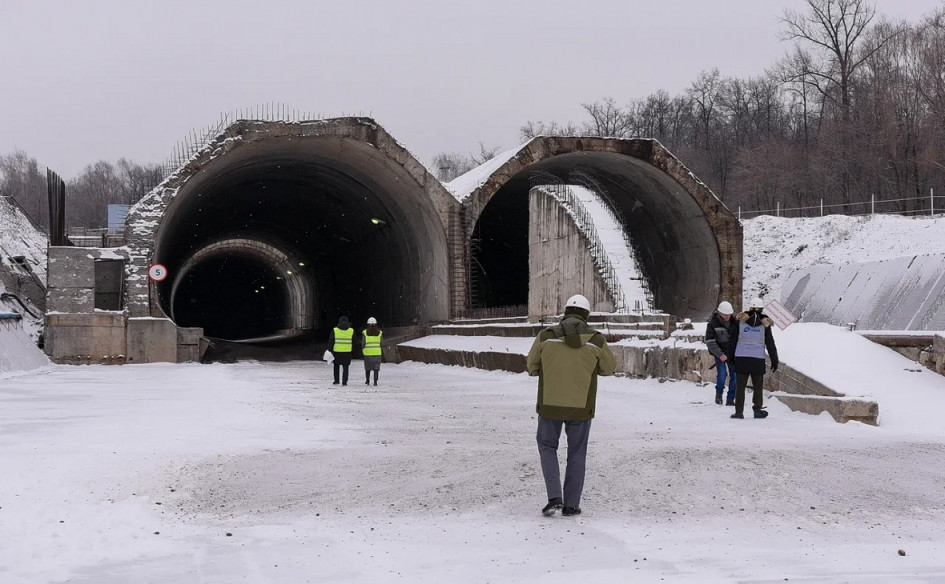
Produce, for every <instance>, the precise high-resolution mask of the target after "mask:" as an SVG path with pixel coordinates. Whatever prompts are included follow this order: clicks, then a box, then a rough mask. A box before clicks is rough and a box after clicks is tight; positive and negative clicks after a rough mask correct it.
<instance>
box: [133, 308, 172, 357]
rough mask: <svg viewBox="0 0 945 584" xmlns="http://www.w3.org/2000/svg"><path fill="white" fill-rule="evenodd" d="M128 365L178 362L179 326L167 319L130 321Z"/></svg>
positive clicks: (137, 319) (136, 319)
mask: <svg viewBox="0 0 945 584" xmlns="http://www.w3.org/2000/svg"><path fill="white" fill-rule="evenodd" d="M127 355H128V358H127V362H128V363H157V362H169V363H176V362H177V325H175V324H174V323H173V322H171V321H170V320H169V319H166V318H129V319H128V353H127Z"/></svg>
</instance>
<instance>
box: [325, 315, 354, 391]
mask: <svg viewBox="0 0 945 584" xmlns="http://www.w3.org/2000/svg"><path fill="white" fill-rule="evenodd" d="M353 341H354V329H353V328H351V323H350V322H348V317H347V316H342V317H341V318H339V319H338V326H336V327H335V328H333V329H332V330H331V336H330V337H328V346H329V347H331V354H332V355H334V356H335V360H334V361H332V366H333V367H334V372H335V382H334V384H333V385H338V369H339V368H341V385H348V367H350V366H351V349H352V347H353V345H354V343H353Z"/></svg>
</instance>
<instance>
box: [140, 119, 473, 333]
mask: <svg viewBox="0 0 945 584" xmlns="http://www.w3.org/2000/svg"><path fill="white" fill-rule="evenodd" d="M458 210H459V204H458V202H457V201H456V199H455V198H453V197H452V196H450V194H449V193H448V192H447V191H446V190H445V189H444V187H443V185H442V184H441V183H440V182H439V181H437V180H436V179H435V178H434V177H433V176H432V175H430V174H429V172H428V171H427V170H426V169H425V168H424V167H423V165H422V164H420V163H419V162H417V161H416V159H414V158H413V156H411V155H410V154H409V153H408V152H407V151H406V150H405V149H404V148H403V147H402V146H400V145H399V144H398V143H397V142H396V141H395V140H394V139H393V138H391V136H390V135H389V134H387V132H386V131H385V130H384V129H383V128H381V127H380V126H379V125H377V124H376V123H375V122H374V121H373V120H370V119H368V118H339V119H333V120H323V121H315V122H294V123H289V122H259V121H245V120H243V121H238V122H235V123H234V124H232V125H231V126H229V127H228V128H227V129H226V130H225V131H224V132H222V133H221V135H220V136H218V137H217V138H216V139H215V140H213V141H212V142H211V143H210V144H208V145H207V146H206V147H205V148H203V149H202V150H201V151H200V152H199V153H198V154H197V155H196V156H195V157H194V158H193V159H192V160H191V161H190V162H188V163H187V164H186V165H185V166H184V167H183V168H181V169H180V170H179V171H178V172H177V173H175V174H174V175H172V176H171V177H169V178H168V179H167V180H166V181H165V182H164V183H162V185H161V186H160V187H158V188H157V189H155V191H153V192H152V193H150V194H149V195H148V196H147V197H145V199H143V200H142V201H141V202H140V203H139V204H138V205H136V206H135V207H134V208H133V209H132V210H131V211H130V212H129V215H128V219H127V221H126V225H127V229H126V233H127V234H129V235H128V236H127V241H128V248H129V254H130V258H131V259H130V265H129V268H128V279H127V284H128V285H127V286H126V305H127V306H128V309H129V311H130V313H131V314H132V315H133V316H164V315H167V316H170V317H174V316H179V315H181V314H187V321H188V322H186V323H184V324H186V326H202V327H204V328H205V329H206V330H208V331H210V330H228V331H233V330H234V329H232V328H228V327H226V326H225V324H226V323H225V322H223V320H219V319H226V318H233V319H240V320H242V321H243V324H244V326H245V330H246V331H248V332H246V333H244V334H242V335H237V337H239V338H237V339H236V340H259V339H260V338H266V337H270V338H278V337H286V336H295V335H298V334H300V332H302V331H305V332H308V333H311V334H313V335H317V336H327V330H328V329H329V328H330V327H331V326H333V325H334V324H335V322H337V318H338V316H340V315H346V316H348V317H349V318H351V319H352V321H353V322H354V323H355V324H356V325H357V324H359V323H361V322H363V321H364V320H365V319H367V317H369V316H374V317H376V318H378V319H379V320H380V321H381V322H382V323H385V325H386V326H403V325H409V324H413V323H418V322H430V321H441V320H447V319H448V318H449V316H450V312H451V303H454V302H455V303H460V302H462V297H461V293H462V291H461V290H460V291H459V292H460V297H459V298H458V299H457V298H454V295H453V294H452V293H451V292H452V289H453V288H454V287H453V286H451V283H450V278H451V271H450V265H451V258H450V253H451V250H452V249H454V248H455V246H450V245H449V244H448V239H449V236H450V232H451V231H458V229H459V212H458ZM152 263H162V264H163V265H165V266H166V268H167V269H168V273H169V275H170V277H169V278H168V279H167V280H165V281H163V282H160V283H157V284H155V283H153V282H149V281H148V279H147V277H146V271H147V267H148V265H150V264H152ZM289 264H295V266H296V267H297V271H293V273H292V274H286V271H288V270H289V268H288V265H289ZM208 268H213V269H208ZM285 276H290V279H288V280H286V279H285ZM280 277H281V278H282V279H281V282H280V280H279V279H277V278H280ZM267 283H268V284H269V285H270V286H271V288H266V290H270V289H271V290H272V295H271V296H269V297H268V298H269V302H268V303H263V304H267V305H276V306H278V307H280V310H282V311H283V312H282V313H280V314H275V315H273V314H269V315H266V316H265V318H264V317H262V316H260V315H259V314H258V313H257V312H258V311H257V310H255V308H256V307H258V306H261V304H260V303H259V302H257V301H255V299H254V295H257V294H259V293H258V292H256V290H258V289H259V285H263V286H265V285H266V284H267ZM184 290H187V291H188V292H189V293H190V294H191V297H192V298H193V297H196V298H199V299H200V300H201V301H203V302H213V301H214V299H216V300H217V301H222V299H223V298H224V297H225V298H226V299H227V302H226V304H227V305H228V306H231V307H233V310H231V311H222V312H221V311H207V312H206V313H205V315H206V316H205V317H204V320H203V321H201V317H200V316H199V311H189V310H188V309H187V308H186V305H185V304H184V303H185V302H188V301H189V300H188V299H186V298H182V297H181V293H182V291H184ZM316 291H317V292H318V293H317V294H316V293H315V292H316ZM240 306H245V307H246V310H245V311H242V312H241V311H240V310H238V308H239V307H240ZM227 315H228V316H227ZM262 320H266V321H267V322H268V323H269V324H266V323H265V322H262ZM178 324H181V323H178ZM208 334H209V333H208ZM228 334H229V335H230V336H233V335H232V332H230V333H228Z"/></svg>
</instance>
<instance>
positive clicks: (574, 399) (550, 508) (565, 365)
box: [527, 294, 617, 516]
mask: <svg viewBox="0 0 945 584" xmlns="http://www.w3.org/2000/svg"><path fill="white" fill-rule="evenodd" d="M590 314H591V303H590V302H589V301H588V300H587V298H585V297H584V296H581V295H580V294H577V295H575V296H572V297H571V298H569V299H568V301H567V303H565V305H564V316H563V317H562V318H561V322H560V323H559V324H557V325H555V326H552V327H548V328H546V329H544V330H542V331H541V332H540V333H538V336H537V337H536V338H535V342H534V343H532V348H531V350H530V351H529V352H528V359H527V366H528V374H529V375H533V376H534V375H537V376H538V405H537V406H536V410H537V411H538V432H537V435H536V438H537V441H538V456H539V459H540V461H541V471H542V474H543V475H544V478H545V490H546V491H547V493H548V503H547V504H546V505H545V506H544V508H543V509H542V510H541V512H542V514H543V515H546V516H550V515H554V514H555V512H556V511H558V510H559V509H560V510H561V514H562V515H578V514H580V513H581V507H580V504H581V494H582V493H583V491H584V474H585V463H586V459H587V442H588V436H589V435H590V430H591V419H592V418H593V417H594V411H595V408H596V401H597V376H598V375H613V374H614V372H615V371H616V369H617V361H616V359H615V358H614V354H613V352H612V351H611V350H610V347H608V346H607V341H606V339H604V335H602V334H600V333H599V332H597V331H595V330H594V329H592V328H591V327H590V326H588V324H587V318H588V316H590ZM562 426H564V430H565V433H566V434H567V436H568V461H567V467H566V469H565V473H564V487H563V489H562V485H561V469H560V467H559V465H558V440H559V438H560V437H561V427H562Z"/></svg>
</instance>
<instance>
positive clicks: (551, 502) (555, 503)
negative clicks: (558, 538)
mask: <svg viewBox="0 0 945 584" xmlns="http://www.w3.org/2000/svg"><path fill="white" fill-rule="evenodd" d="M562 505H563V504H562V503H561V497H555V498H554V499H548V504H547V505H545V506H544V507H543V508H542V510H541V514H542V515H544V516H545V517H551V516H552V515H554V514H555V511H557V510H558V509H560V508H561V507H562Z"/></svg>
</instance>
